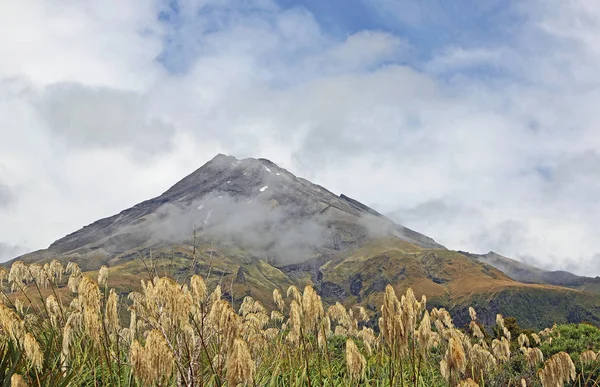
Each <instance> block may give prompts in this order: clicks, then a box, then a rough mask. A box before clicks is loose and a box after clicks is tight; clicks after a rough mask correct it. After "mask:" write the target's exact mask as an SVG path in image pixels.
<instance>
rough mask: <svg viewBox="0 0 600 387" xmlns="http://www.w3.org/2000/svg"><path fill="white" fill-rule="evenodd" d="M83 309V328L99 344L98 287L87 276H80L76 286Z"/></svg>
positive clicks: (100, 326)
mask: <svg viewBox="0 0 600 387" xmlns="http://www.w3.org/2000/svg"><path fill="white" fill-rule="evenodd" d="M77 291H78V293H79V297H78V298H79V301H80V303H81V307H82V309H83V328H84V330H85V332H86V333H87V334H88V336H89V337H91V338H92V340H93V341H94V343H95V344H97V345H99V344H100V332H101V330H102V325H101V323H100V289H98V285H96V284H95V283H94V281H92V280H91V279H89V278H88V277H82V279H81V281H80V282H79V287H78V288H77Z"/></svg>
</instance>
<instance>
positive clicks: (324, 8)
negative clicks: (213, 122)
mask: <svg viewBox="0 0 600 387" xmlns="http://www.w3.org/2000/svg"><path fill="white" fill-rule="evenodd" d="M240 3H241V4H245V6H241V7H232V6H230V5H229V4H226V5H225V6H222V5H219V4H218V3H217V4H215V5H213V4H208V5H206V6H204V7H201V8H199V9H198V10H197V12H196V17H193V16H192V17H190V15H189V14H185V15H183V13H185V9H184V10H182V7H181V5H180V3H179V0H170V1H168V2H166V3H164V4H163V7H162V9H161V11H160V12H159V14H158V19H159V20H160V21H161V22H163V23H164V24H165V25H166V26H167V29H168V30H169V33H168V34H167V36H166V39H165V42H164V44H165V46H164V51H163V52H162V53H161V55H160V61H161V63H163V64H164V65H165V67H166V68H167V69H168V70H169V71H173V72H184V71H186V69H187V68H188V67H189V66H190V64H191V63H193V61H194V58H195V57H196V56H197V55H200V54H201V52H200V51H199V50H201V48H200V47H198V41H197V40H190V39H189V31H190V30H189V29H188V28H189V27H190V25H194V24H195V23H197V24H196V27H197V29H196V30H195V32H196V33H199V34H210V33H214V32H216V31H218V30H220V29H223V28H227V27H228V26H229V25H230V23H233V22H235V19H238V18H251V17H252V18H260V19H263V20H265V21H267V22H272V21H273V17H274V16H275V15H276V14H277V13H280V12H285V11H289V10H301V11H305V12H307V13H309V14H310V15H311V17H313V18H314V19H315V21H316V22H317V23H318V25H319V27H320V28H321V29H322V31H323V32H324V33H326V34H327V35H328V36H330V37H331V38H332V39H337V40H340V41H342V40H344V39H345V38H347V37H348V36H350V35H353V34H355V33H358V32H360V31H365V30H371V31H381V32H386V33H389V34H393V35H395V36H398V37H400V38H402V39H405V40H406V41H407V42H408V43H409V44H410V45H411V46H412V47H413V51H412V52H411V57H410V58H404V60H405V61H409V62H410V63H411V64H412V65H414V66H415V67H419V66H421V65H422V64H423V62H425V61H427V60H430V59H431V58H432V57H433V56H434V55H435V53H436V52H438V51H439V50H442V49H444V48H445V47H456V46H458V47H467V48H476V47H480V46H487V45H490V44H496V43H499V42H504V43H506V42H510V41H511V40H513V39H515V36H516V35H517V34H518V32H519V29H520V28H521V26H522V23H523V18H524V17H523V15H520V14H519V13H518V12H516V10H515V9H514V5H513V4H511V2H508V1H502V0H489V1H483V2H482V1H476V0H467V1H461V2H448V1H441V0H435V1H427V2H425V1H421V0H406V1H393V0H375V1H363V0H347V1H346V0H333V1H319V0H304V1H292V0H277V1H276V2H275V3H271V4H269V6H268V7H265V6H264V3H261V2H251V1H246V2H240ZM207 19H208V20H211V23H210V25H202V26H200V23H199V21H200V20H207ZM184 27H185V28H184ZM182 30H184V31H185V32H182ZM471 70H472V71H480V72H481V73H482V75H483V76H486V75H489V74H490V72H492V73H493V71H494V69H483V68H479V69H471Z"/></svg>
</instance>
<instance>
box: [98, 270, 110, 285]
mask: <svg viewBox="0 0 600 387" xmlns="http://www.w3.org/2000/svg"><path fill="white" fill-rule="evenodd" d="M98 285H99V286H102V287H106V286H107V285H108V267H106V266H102V267H101V268H100V270H99V271H98Z"/></svg>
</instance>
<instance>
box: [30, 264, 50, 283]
mask: <svg viewBox="0 0 600 387" xmlns="http://www.w3.org/2000/svg"><path fill="white" fill-rule="evenodd" d="M29 273H30V274H31V278H32V279H33V280H34V281H35V282H36V283H37V285H38V286H39V287H40V288H46V287H48V284H49V283H50V278H49V276H48V275H47V273H46V270H45V268H44V267H43V266H40V265H39V264H37V263H34V264H32V265H30V266H29Z"/></svg>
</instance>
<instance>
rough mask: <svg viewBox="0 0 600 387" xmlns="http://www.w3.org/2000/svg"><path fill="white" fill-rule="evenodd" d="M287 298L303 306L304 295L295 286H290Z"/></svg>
mask: <svg viewBox="0 0 600 387" xmlns="http://www.w3.org/2000/svg"><path fill="white" fill-rule="evenodd" d="M286 294H287V297H288V298H290V297H291V298H292V300H294V301H296V302H297V303H298V305H302V294H300V291H299V290H298V288H297V287H296V286H295V285H292V286H290V287H289V288H288V289H287V293H286Z"/></svg>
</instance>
